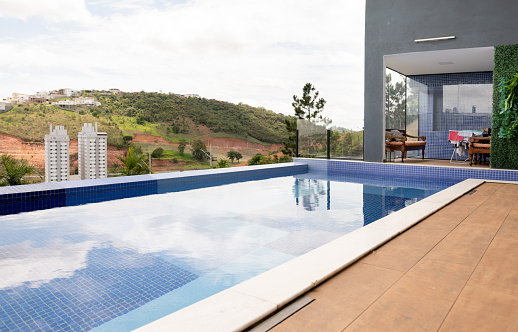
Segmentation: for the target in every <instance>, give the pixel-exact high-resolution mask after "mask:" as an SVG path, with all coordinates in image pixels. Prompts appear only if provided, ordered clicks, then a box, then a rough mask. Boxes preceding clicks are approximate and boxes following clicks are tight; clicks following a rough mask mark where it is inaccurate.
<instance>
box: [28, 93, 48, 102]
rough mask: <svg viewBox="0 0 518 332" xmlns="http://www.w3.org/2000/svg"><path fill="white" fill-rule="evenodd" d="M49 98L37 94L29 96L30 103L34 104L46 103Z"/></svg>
mask: <svg viewBox="0 0 518 332" xmlns="http://www.w3.org/2000/svg"><path fill="white" fill-rule="evenodd" d="M47 101H48V100H47V98H42V97H38V96H36V95H31V96H29V103H33V104H44V103H46V102H47Z"/></svg>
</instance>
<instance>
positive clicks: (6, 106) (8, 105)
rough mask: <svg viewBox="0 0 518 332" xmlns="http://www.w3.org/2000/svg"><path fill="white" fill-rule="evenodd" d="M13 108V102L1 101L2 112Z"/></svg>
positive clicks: (0, 109) (0, 108) (0, 110)
mask: <svg viewBox="0 0 518 332" xmlns="http://www.w3.org/2000/svg"><path fill="white" fill-rule="evenodd" d="M12 109H13V106H12V105H11V103H8V102H5V101H0V113H4V112H9V111H10V110H12Z"/></svg>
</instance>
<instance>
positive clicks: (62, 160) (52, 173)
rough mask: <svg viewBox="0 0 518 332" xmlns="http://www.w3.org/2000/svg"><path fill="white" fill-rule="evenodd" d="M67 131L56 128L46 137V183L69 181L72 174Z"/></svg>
mask: <svg viewBox="0 0 518 332" xmlns="http://www.w3.org/2000/svg"><path fill="white" fill-rule="evenodd" d="M69 144H70V139H69V138H68V134H67V130H66V129H65V128H64V127H63V126H56V127H55V128H54V130H52V125H50V134H49V135H45V182H47V183H48V182H59V181H68V180H69V173H70V171H69V170H70V158H69Z"/></svg>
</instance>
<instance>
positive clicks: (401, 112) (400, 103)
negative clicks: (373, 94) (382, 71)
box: [385, 73, 406, 129]
mask: <svg viewBox="0 0 518 332" xmlns="http://www.w3.org/2000/svg"><path fill="white" fill-rule="evenodd" d="M385 79H386V81H385V90H386V92H385V110H386V111H385V128H388V129H405V112H406V109H405V107H406V86H405V82H396V84H393V83H392V74H390V73H389V74H387V76H386V78H385Z"/></svg>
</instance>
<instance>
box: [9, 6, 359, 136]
mask: <svg viewBox="0 0 518 332" xmlns="http://www.w3.org/2000/svg"><path fill="white" fill-rule="evenodd" d="M364 13H365V0H349V1H343V0H322V1H308V0H261V1H258V0H255V1H251V0H170V1H166V0H118V1H116V0H46V1H41V0H0V49H1V50H2V51H1V52H0V99H3V98H6V97H9V96H10V95H11V94H12V93H13V92H20V93H28V94H31V93H35V92H36V91H42V90H47V91H48V90H53V89H59V88H73V89H109V88H119V89H121V90H123V91H141V90H144V91H157V92H158V91H162V92H174V93H182V94H186V93H195V94H199V95H201V96H202V97H206V98H215V99H219V100H226V101H230V102H234V103H238V102H243V103H246V104H249V105H252V106H261V107H265V108H267V109H270V110H272V111H275V112H279V113H284V114H293V109H292V107H291V102H292V96H293V95H294V94H297V95H299V96H300V94H301V91H302V87H303V86H304V84H305V83H307V82H311V83H313V85H315V87H316V88H317V90H319V91H320V95H321V96H322V97H323V98H325V99H326V100H327V104H326V108H325V110H324V116H326V117H330V118H331V119H333V123H334V124H336V125H342V126H345V127H348V128H354V129H359V128H361V127H362V126H363V74H364V73H363V72H364V70H363V48H364V15H365V14H364Z"/></svg>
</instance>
